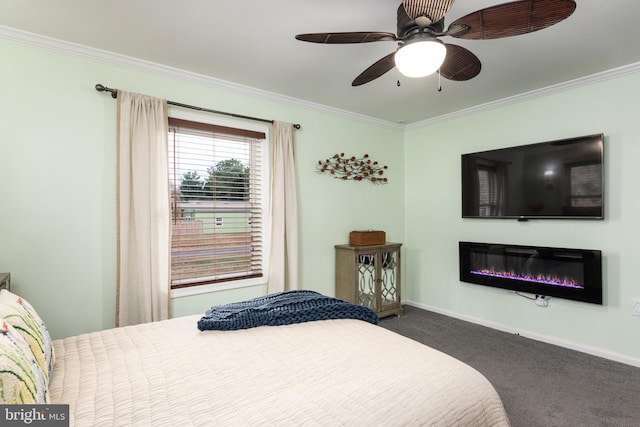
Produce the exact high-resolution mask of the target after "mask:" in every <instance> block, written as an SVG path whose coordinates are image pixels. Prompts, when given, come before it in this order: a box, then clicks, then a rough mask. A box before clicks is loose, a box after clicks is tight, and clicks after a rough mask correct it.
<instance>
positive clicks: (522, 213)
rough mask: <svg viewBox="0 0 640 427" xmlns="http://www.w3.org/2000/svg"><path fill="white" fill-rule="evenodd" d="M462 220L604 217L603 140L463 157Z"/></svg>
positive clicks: (570, 141) (584, 138) (583, 139)
mask: <svg viewBox="0 0 640 427" xmlns="http://www.w3.org/2000/svg"><path fill="white" fill-rule="evenodd" d="M462 217H463V218H516V219H520V220H528V219H536V218H549V219H555V218H572V219H603V218H604V135H603V134H594V135H586V136H580V137H576V138H567V139H560V140H556V141H548V142H540V143H536V144H528V145H521V146H516V147H509V148H501V149H497V150H489V151H482V152H477V153H469V154H463V155H462Z"/></svg>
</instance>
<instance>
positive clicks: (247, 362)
mask: <svg viewBox="0 0 640 427" xmlns="http://www.w3.org/2000/svg"><path fill="white" fill-rule="evenodd" d="M201 317H202V316H187V317H180V318H174V319H170V320H165V321H160V322H154V323H147V324H141V325H136V326H128V327H121V328H115V329H109V330H104V331H99V332H94V333H89V334H83V335H79V336H73V337H69V338H65V339H61V340H56V341H53V342H52V354H53V358H54V359H55V360H54V361H53V362H52V369H51V373H50V378H49V380H48V399H49V402H50V403H59V404H69V405H70V407H69V408H70V412H69V415H70V421H71V425H75V426H107V425H108V426H111V425H121V426H154V427H155V426H214V425H224V426H227V425H229V426H255V425H264V426H288V425H309V426H314V425H317V426H341V425H343V426H358V425H363V426H364V425H366V426H376V425H380V426H410V425H438V426H508V425H509V421H508V419H507V416H506V414H505V411H504V408H503V405H502V402H501V400H500V398H499V397H498V395H497V393H496V391H495V389H494V388H493V387H492V385H491V384H490V383H489V382H488V381H487V380H486V379H485V378H484V377H483V376H482V375H481V374H480V373H479V372H477V371H475V370H474V369H473V368H471V367H469V366H468V365H466V364H464V363H462V362H460V361H458V360H456V359H454V358H452V357H450V356H447V355H445V354H444V353H441V352H439V351H436V350H434V349H432V348H429V347H427V346H425V345H422V344H420V343H418V342H416V341H413V340H410V339H408V338H405V337H403V336H401V335H398V334H396V333H394V332H391V331H388V330H386V329H383V328H382V327H380V326H377V325H374V324H372V323H369V322H366V321H363V320H358V319H349V318H336V319H327V320H313V321H306V322H302V323H293V324H287V325H281V326H257V327H251V328H247V329H239V330H206V331H200V330H198V328H197V327H196V324H197V323H198V321H199V320H200V319H201Z"/></svg>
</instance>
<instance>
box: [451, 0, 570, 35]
mask: <svg viewBox="0 0 640 427" xmlns="http://www.w3.org/2000/svg"><path fill="white" fill-rule="evenodd" d="M574 10H576V2H575V1H574V0H520V1H514V2H511V3H504V4H500V5H497V6H493V7H488V8H486V9H481V10H478V11H476V12H473V13H470V14H469V15H466V16H463V17H462V18H460V19H457V20H456V21H455V22H453V23H452V24H451V25H455V24H462V25H467V26H469V28H470V29H469V31H468V32H466V33H464V34H461V35H456V34H451V35H452V36H454V37H458V38H462V39H472V40H487V39H498V38H501V37H510V36H517V35H520V34H526V33H532V32H534V31H538V30H542V29H543V28H547V27H550V26H551V25H554V24H557V23H558V22H560V21H563V20H565V19H567V18H568V17H569V16H571V14H572V13H573V11H574Z"/></svg>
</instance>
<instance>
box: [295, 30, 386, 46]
mask: <svg viewBox="0 0 640 427" xmlns="http://www.w3.org/2000/svg"><path fill="white" fill-rule="evenodd" d="M296 39H297V40H301V41H303V42H311V43H327V44H345V43H369V42H379V41H396V40H397V38H396V35H395V34H393V33H386V32H376V31H356V32H345V33H310V34H298V35H297V36H296Z"/></svg>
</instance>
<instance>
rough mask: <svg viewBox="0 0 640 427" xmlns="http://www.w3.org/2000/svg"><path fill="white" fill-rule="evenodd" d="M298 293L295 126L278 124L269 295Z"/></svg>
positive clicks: (274, 138)
mask: <svg viewBox="0 0 640 427" xmlns="http://www.w3.org/2000/svg"><path fill="white" fill-rule="evenodd" d="M294 289H298V200H297V196H296V179H295V168H294V145H293V126H292V125H291V124H290V123H283V122H278V121H275V122H274V123H273V132H272V163H271V251H270V254H269V277H268V281H267V293H270V294H271V293H274V292H282V291H289V290H294Z"/></svg>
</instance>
